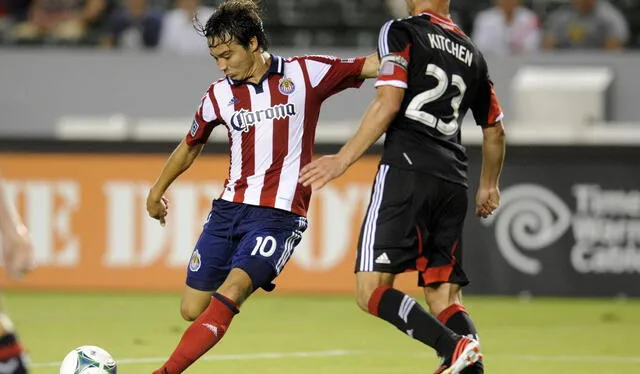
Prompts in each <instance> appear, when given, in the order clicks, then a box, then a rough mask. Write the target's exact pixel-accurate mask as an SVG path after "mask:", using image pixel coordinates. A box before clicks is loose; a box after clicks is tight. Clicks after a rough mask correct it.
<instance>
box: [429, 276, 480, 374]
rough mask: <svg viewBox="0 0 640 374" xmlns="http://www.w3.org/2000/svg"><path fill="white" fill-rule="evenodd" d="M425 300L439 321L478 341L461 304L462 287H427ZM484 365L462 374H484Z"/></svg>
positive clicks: (472, 325)
mask: <svg viewBox="0 0 640 374" xmlns="http://www.w3.org/2000/svg"><path fill="white" fill-rule="evenodd" d="M425 299H426V301H427V304H428V305H429V309H430V310H431V312H432V313H433V314H434V315H436V316H437V318H438V320H439V321H440V322H441V323H442V324H443V325H445V326H447V327H448V328H450V329H451V330H453V331H454V332H455V333H456V334H459V335H462V336H466V337H468V338H471V339H474V340H478V332H477V330H476V327H475V325H474V323H473V321H472V320H471V317H470V316H469V314H468V313H467V311H466V309H465V308H464V306H463V305H462V303H461V300H462V297H461V291H460V286H459V285H457V284H452V283H442V284H439V285H438V286H437V287H433V286H430V287H425ZM482 373H484V365H483V362H482V361H481V360H479V361H478V362H476V363H475V364H474V365H473V366H469V367H467V368H466V369H464V370H463V371H462V374H482Z"/></svg>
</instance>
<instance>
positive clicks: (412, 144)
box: [376, 12, 502, 186]
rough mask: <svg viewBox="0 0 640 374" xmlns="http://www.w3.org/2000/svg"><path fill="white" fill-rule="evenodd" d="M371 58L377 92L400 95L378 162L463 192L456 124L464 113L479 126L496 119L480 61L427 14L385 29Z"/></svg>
mask: <svg viewBox="0 0 640 374" xmlns="http://www.w3.org/2000/svg"><path fill="white" fill-rule="evenodd" d="M378 53H379V55H380V59H381V66H380V73H379V76H378V81H377V82H376V87H378V86H383V85H390V86H395V87H400V88H404V89H405V96H404V100H403V102H402V107H401V110H400V112H399V113H398V115H397V116H396V118H395V119H394V120H393V122H392V123H391V126H390V127H389V129H388V130H387V133H386V140H385V149H384V154H383V156H382V162H383V163H386V164H389V165H393V166H396V167H400V168H405V169H413V170H418V171H421V172H425V173H429V174H432V175H435V176H437V177H440V178H442V179H445V180H449V181H452V182H455V183H460V184H463V185H465V186H466V185H467V156H466V151H465V149H464V147H463V146H462V145H461V144H460V124H461V123H462V119H463V118H464V116H465V114H466V112H467V111H468V110H469V109H471V111H472V112H473V115H474V118H475V120H476V123H477V124H478V125H479V126H483V127H484V126H492V125H494V124H496V123H497V122H498V121H500V120H501V119H502V109H501V108H500V104H499V102H498V99H497V97H496V94H495V92H494V90H493V83H492V82H491V80H490V79H489V74H488V68H487V63H486V61H485V59H484V57H483V56H482V54H481V53H480V51H479V50H478V49H477V48H476V46H475V45H474V44H473V43H472V42H471V39H470V38H469V37H468V36H466V35H465V34H464V33H463V32H462V31H461V30H460V29H459V28H458V27H457V26H456V25H455V24H454V23H453V22H452V21H451V20H449V19H447V18H444V17H441V16H438V15H435V14H432V13H428V12H426V13H422V14H420V15H418V16H414V17H409V18H405V19H402V20H394V21H390V22H387V23H386V24H385V25H384V26H383V27H382V29H381V31H380V38H379V42H378Z"/></svg>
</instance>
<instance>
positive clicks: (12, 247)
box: [0, 177, 33, 278]
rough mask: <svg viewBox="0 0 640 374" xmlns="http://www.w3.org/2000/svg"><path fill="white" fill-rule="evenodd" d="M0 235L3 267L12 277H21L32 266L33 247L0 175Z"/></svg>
mask: <svg viewBox="0 0 640 374" xmlns="http://www.w3.org/2000/svg"><path fill="white" fill-rule="evenodd" d="M0 237H1V238H2V244H3V245H2V249H3V257H4V263H5V267H6V269H7V271H8V273H9V275H10V276H11V277H12V278H21V277H22V276H23V275H24V274H26V273H27V272H28V271H29V270H31V268H32V267H33V247H32V244H31V239H30V238H29V232H28V230H27V228H26V226H25V225H24V224H23V223H22V220H21V219H20V216H19V215H18V212H17V211H16V209H15V206H13V204H12V203H11V202H10V201H9V198H8V196H7V193H6V191H5V186H4V180H2V179H1V177H0Z"/></svg>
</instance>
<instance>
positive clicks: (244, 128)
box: [186, 55, 364, 216]
mask: <svg viewBox="0 0 640 374" xmlns="http://www.w3.org/2000/svg"><path fill="white" fill-rule="evenodd" d="M363 65H364V58H355V59H346V60H345V59H340V58H336V57H328V56H303V57H293V58H288V59H284V58H282V57H280V56H275V55H271V66H270V68H269V70H268V72H267V74H265V77H264V78H263V79H262V81H261V82H260V83H258V84H253V83H249V82H236V81H233V80H232V79H230V78H228V77H227V78H223V79H220V80H218V81H217V82H215V83H213V84H212V85H211V86H210V87H209V89H208V90H207V92H206V93H205V95H204V97H203V98H202V102H201V104H200V107H199V108H198V110H197V112H196V115H195V119H194V121H193V124H192V126H191V130H190V131H189V133H188V134H187V137H186V142H187V144H189V145H195V144H199V143H204V142H206V141H207V139H208V138H209V135H210V134H211V130H213V128H214V127H216V126H217V125H225V126H226V128H227V131H228V136H229V147H230V161H229V164H230V166H229V176H228V178H227V180H226V182H225V185H224V190H223V192H222V195H221V197H220V198H221V199H223V200H227V201H232V202H237V203H244V204H249V205H258V206H267V207H273V208H277V209H283V210H287V211H290V212H293V213H296V214H299V215H302V216H305V215H306V213H307V208H308V207H309V200H310V198H311V188H310V187H303V186H302V185H301V184H299V183H298V176H299V174H300V170H301V169H302V167H304V166H305V165H306V164H308V163H309V162H310V161H311V157H312V155H313V144H314V139H315V130H316V125H317V123H318V117H319V115H320V106H321V105H322V102H323V101H324V100H325V99H327V98H328V97H330V96H331V95H334V94H336V93H338V92H340V91H342V90H344V89H346V88H349V87H359V86H360V85H361V84H362V80H361V79H360V78H359V76H360V74H361V72H362V67H363Z"/></svg>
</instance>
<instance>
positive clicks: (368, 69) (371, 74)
mask: <svg viewBox="0 0 640 374" xmlns="http://www.w3.org/2000/svg"><path fill="white" fill-rule="evenodd" d="M379 69H380V59H379V58H378V53H377V52H376V53H372V54H370V55H369V56H367V57H365V59H364V65H362V72H361V73H360V76H359V78H361V79H370V78H375V77H377V76H378V70H379Z"/></svg>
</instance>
